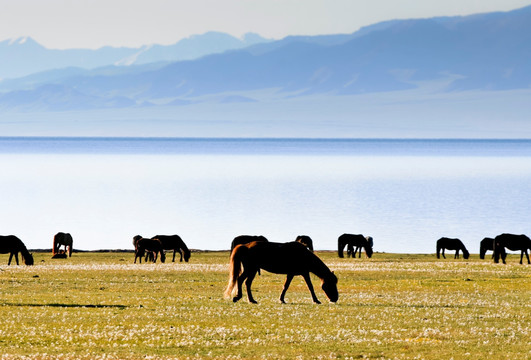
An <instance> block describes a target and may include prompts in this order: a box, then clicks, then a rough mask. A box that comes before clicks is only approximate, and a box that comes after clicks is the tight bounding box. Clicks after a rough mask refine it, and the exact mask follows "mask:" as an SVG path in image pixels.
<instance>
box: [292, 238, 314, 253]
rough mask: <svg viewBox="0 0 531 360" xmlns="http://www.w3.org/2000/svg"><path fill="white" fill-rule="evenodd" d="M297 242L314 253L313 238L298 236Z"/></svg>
mask: <svg viewBox="0 0 531 360" xmlns="http://www.w3.org/2000/svg"><path fill="white" fill-rule="evenodd" d="M295 241H296V242H299V243H301V244H302V245H304V246H306V247H307V248H308V250H310V251H311V252H313V240H312V238H311V237H309V236H307V235H299V236H297V238H296V239H295Z"/></svg>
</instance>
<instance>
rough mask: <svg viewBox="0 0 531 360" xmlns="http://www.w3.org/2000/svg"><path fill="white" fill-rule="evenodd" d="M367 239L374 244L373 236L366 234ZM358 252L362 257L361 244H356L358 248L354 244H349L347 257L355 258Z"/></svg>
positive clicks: (370, 243) (371, 244)
mask: <svg viewBox="0 0 531 360" xmlns="http://www.w3.org/2000/svg"><path fill="white" fill-rule="evenodd" d="M365 239H367V242H368V244H369V246H370V247H372V246H373V240H372V237H371V236H365ZM356 253H359V255H358V257H360V258H361V246H356V248H354V246H352V245H347V257H350V256H352V257H353V258H355V257H356Z"/></svg>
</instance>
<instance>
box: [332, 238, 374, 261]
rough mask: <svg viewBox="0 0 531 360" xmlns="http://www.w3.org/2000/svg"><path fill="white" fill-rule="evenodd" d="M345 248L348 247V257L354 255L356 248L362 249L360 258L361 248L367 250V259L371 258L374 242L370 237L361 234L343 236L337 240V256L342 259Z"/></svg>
mask: <svg viewBox="0 0 531 360" xmlns="http://www.w3.org/2000/svg"><path fill="white" fill-rule="evenodd" d="M345 246H347V255H350V254H352V252H353V249H354V247H357V248H358V247H359V248H360V250H359V251H360V256H361V248H364V249H365V254H366V255H367V257H369V258H370V257H371V256H372V253H373V250H372V247H373V240H372V237H370V236H367V237H365V236H363V235H360V234H343V235H341V236H340V237H339V238H338V239H337V255H338V256H339V257H340V258H342V257H344V256H343V250H344V249H345Z"/></svg>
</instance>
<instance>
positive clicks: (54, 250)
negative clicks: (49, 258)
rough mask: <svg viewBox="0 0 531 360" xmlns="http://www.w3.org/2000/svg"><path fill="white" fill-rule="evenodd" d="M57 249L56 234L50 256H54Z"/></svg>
mask: <svg viewBox="0 0 531 360" xmlns="http://www.w3.org/2000/svg"><path fill="white" fill-rule="evenodd" d="M56 249H57V234H55V236H54V237H53V249H52V255H55V253H56V251H57V250H56Z"/></svg>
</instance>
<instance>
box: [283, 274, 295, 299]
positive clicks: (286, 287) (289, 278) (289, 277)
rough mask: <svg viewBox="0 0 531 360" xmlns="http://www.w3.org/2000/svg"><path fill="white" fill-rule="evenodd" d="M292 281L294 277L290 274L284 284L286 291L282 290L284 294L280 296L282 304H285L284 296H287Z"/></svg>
mask: <svg viewBox="0 0 531 360" xmlns="http://www.w3.org/2000/svg"><path fill="white" fill-rule="evenodd" d="M291 280H293V275H291V274H288V276H286V282H285V283H284V289H282V294H280V302H281V303H282V304H285V302H284V296H285V295H286V291H288V288H289V285H290V284H291Z"/></svg>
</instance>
